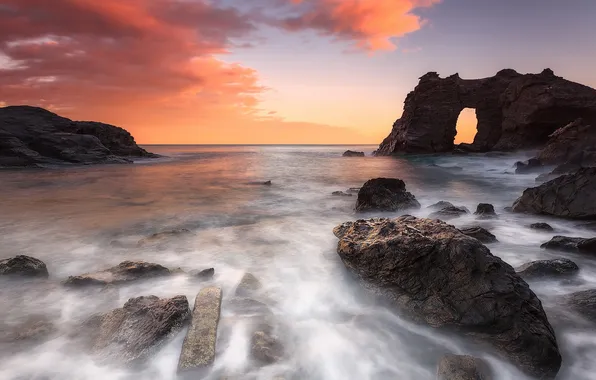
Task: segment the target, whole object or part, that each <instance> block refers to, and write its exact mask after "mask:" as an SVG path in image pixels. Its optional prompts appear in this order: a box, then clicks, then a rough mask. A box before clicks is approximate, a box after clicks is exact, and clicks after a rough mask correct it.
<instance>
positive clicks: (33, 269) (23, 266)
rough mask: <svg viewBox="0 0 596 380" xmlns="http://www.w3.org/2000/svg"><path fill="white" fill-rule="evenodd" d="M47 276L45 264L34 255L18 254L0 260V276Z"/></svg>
mask: <svg viewBox="0 0 596 380" xmlns="http://www.w3.org/2000/svg"><path fill="white" fill-rule="evenodd" d="M3 275H12V276H23V277H48V268H47V267H46V264H45V263H44V262H43V261H41V260H39V259H36V258H35V257H30V256H25V255H19V256H15V257H11V258H9V259H2V260H0V276H3Z"/></svg>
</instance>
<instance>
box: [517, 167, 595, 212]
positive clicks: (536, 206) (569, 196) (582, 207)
mask: <svg viewBox="0 0 596 380" xmlns="http://www.w3.org/2000/svg"><path fill="white" fill-rule="evenodd" d="M513 211H514V212H523V213H533V214H545V215H554V216H560V217H564V218H571V219H596V168H587V169H580V170H578V171H577V172H575V173H573V174H568V175H564V176H561V177H558V178H555V179H553V180H551V181H548V182H546V183H543V184H542V185H540V186H538V187H532V188H529V189H526V190H525V191H524V192H523V194H522V196H521V197H519V198H518V199H517V200H516V201H515V203H514V204H513Z"/></svg>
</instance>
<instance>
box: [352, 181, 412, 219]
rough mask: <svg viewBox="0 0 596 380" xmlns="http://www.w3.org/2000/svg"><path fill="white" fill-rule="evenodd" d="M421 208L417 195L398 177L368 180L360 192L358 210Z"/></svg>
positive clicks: (357, 202)
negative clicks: (407, 189) (408, 190)
mask: <svg viewBox="0 0 596 380" xmlns="http://www.w3.org/2000/svg"><path fill="white" fill-rule="evenodd" d="M417 208H420V203H418V201H417V200H416V197H415V196H414V195H412V194H411V193H409V192H407V191H406V184H405V182H404V181H402V180H401V179H397V178H375V179H371V180H368V181H366V183H365V184H364V185H363V186H362V188H361V189H360V191H359V192H358V199H357V201H356V211H358V212H367V211H400V210H407V209H417Z"/></svg>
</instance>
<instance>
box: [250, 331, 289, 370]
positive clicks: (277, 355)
mask: <svg viewBox="0 0 596 380" xmlns="http://www.w3.org/2000/svg"><path fill="white" fill-rule="evenodd" d="M250 344H251V348H250V353H251V356H252V358H253V359H255V360H257V361H258V362H260V363H262V364H273V363H275V362H278V361H279V360H280V359H281V358H282V357H283V355H284V347H283V345H282V344H281V342H280V341H279V339H278V338H277V337H276V336H275V335H274V334H273V328H272V327H271V326H270V325H269V324H266V323H262V324H261V325H260V327H259V328H257V330H256V331H254V332H253V334H252V337H251V340H250Z"/></svg>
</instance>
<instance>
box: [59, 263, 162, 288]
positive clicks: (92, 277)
mask: <svg viewBox="0 0 596 380" xmlns="http://www.w3.org/2000/svg"><path fill="white" fill-rule="evenodd" d="M171 274H172V272H171V271H170V270H169V269H168V268H166V267H164V266H161V265H159V264H154V263H147V262H144V261H123V262H121V263H120V264H118V265H116V266H115V267H112V268H108V269H105V270H102V271H99V272H92V273H85V274H81V275H78V276H70V277H68V279H67V280H66V281H65V282H64V285H67V286H73V287H82V286H94V285H95V286H97V285H100V286H105V285H117V284H122V283H125V282H131V281H137V280H142V279H147V278H154V277H162V276H169V275H171Z"/></svg>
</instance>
